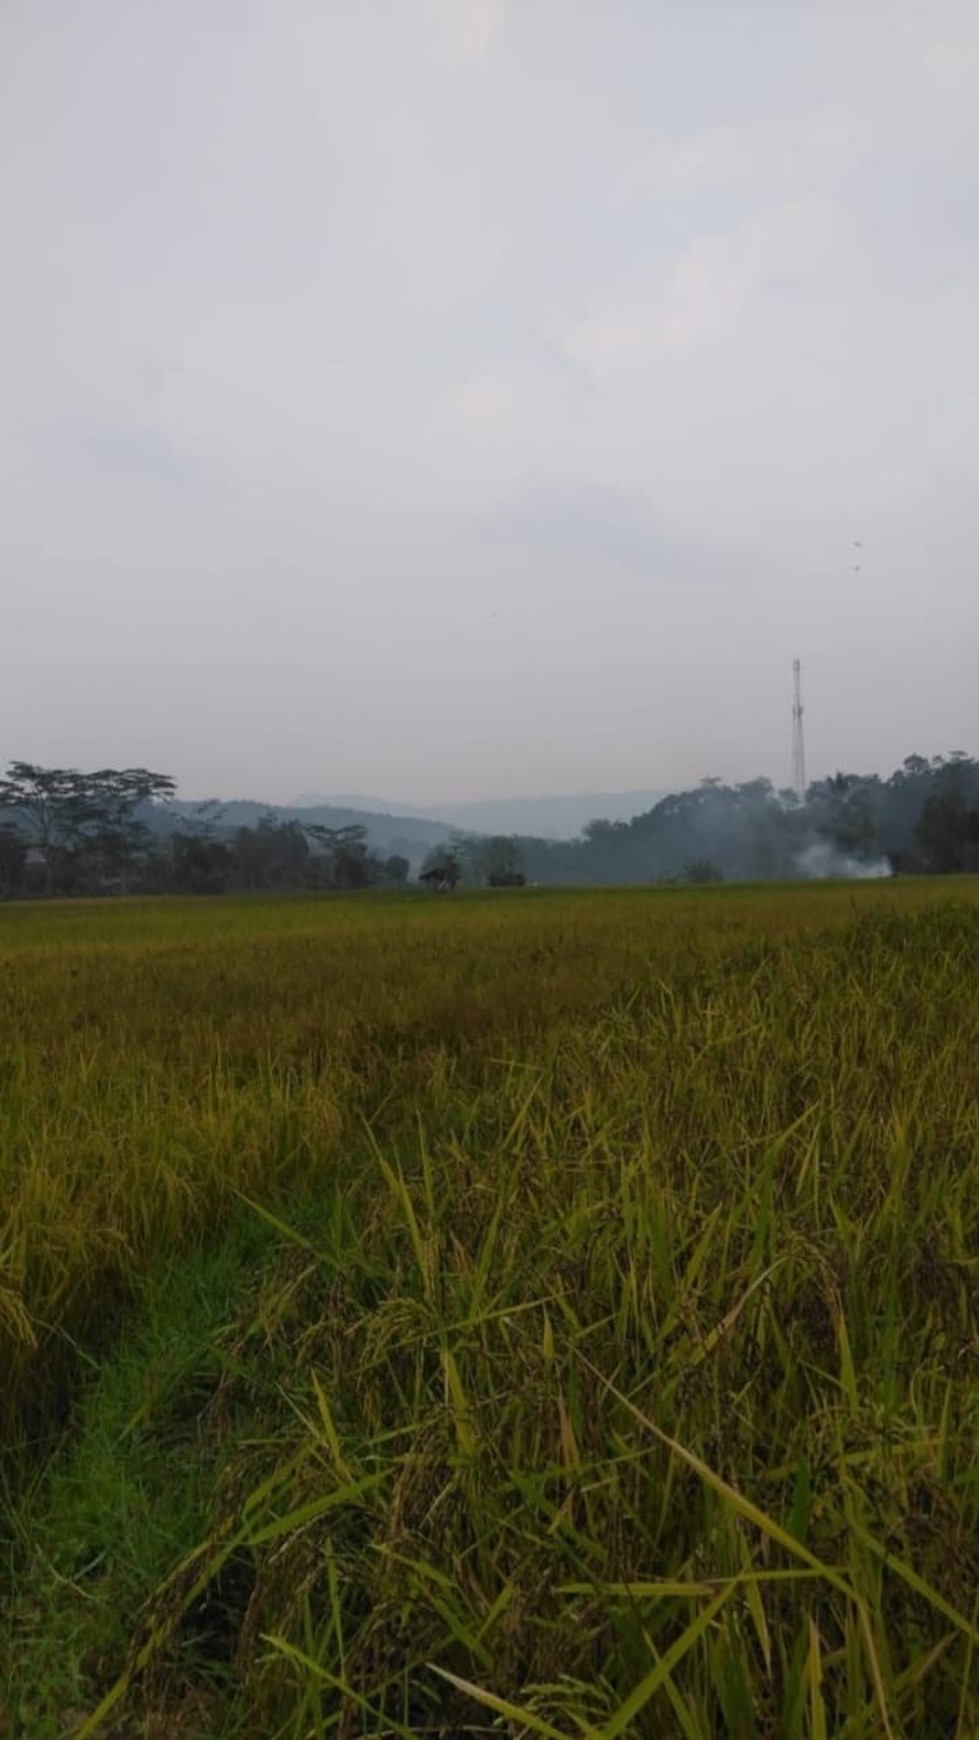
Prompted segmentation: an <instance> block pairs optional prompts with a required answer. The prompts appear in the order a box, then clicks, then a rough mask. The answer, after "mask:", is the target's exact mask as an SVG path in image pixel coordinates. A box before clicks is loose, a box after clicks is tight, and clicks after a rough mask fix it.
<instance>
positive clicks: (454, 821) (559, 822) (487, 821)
mask: <svg viewBox="0 0 979 1740" xmlns="http://www.w3.org/2000/svg"><path fill="white" fill-rule="evenodd" d="M665 796H666V793H665V792H663V791H625V792H621V791H620V792H593V793H575V794H573V795H571V796H567V797H561V796H559V797H537V798H497V799H492V798H488V799H485V800H482V801H480V802H476V803H468V804H433V805H432V806H431V808H427V809H422V808H419V807H418V806H417V805H414V804H395V803H391V802H390V801H386V800H384V799H382V798H372V797H363V796H360V795H357V796H356V797H353V796H343V797H330V798H325V797H320V796H319V795H317V794H313V793H307V794H305V795H303V796H301V797H297V798H296V800H295V807H296V809H297V810H302V811H303V812H305V811H306V810H307V809H308V808H313V807H315V806H317V805H322V804H330V805H339V806H343V805H351V806H353V807H354V808H356V809H357V811H358V812H360V813H368V814H377V813H378V812H380V813H381V814H390V812H392V811H394V812H396V813H397V814H398V815H399V816H400V817H410V816H414V817H420V818H424V819H425V820H427V821H438V822H444V823H447V824H448V825H449V826H450V827H452V828H458V829H460V830H462V831H463V832H472V833H476V834H533V835H535V836H536V837H537V838H538V839H543V840H572V839H574V838H575V837H576V835H578V834H580V833H581V831H582V829H583V828H584V827H585V826H586V825H587V823H588V822H593V821H595V820H596V819H597V818H599V817H600V818H601V819H602V820H603V821H608V822H629V821H631V820H632V818H633V816H639V815H644V814H645V813H646V811H647V810H651V809H652V808H653V807H654V805H656V804H658V803H659V801H660V799H661V798H663V797H665Z"/></svg>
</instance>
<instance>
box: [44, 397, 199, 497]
mask: <svg viewBox="0 0 979 1740" xmlns="http://www.w3.org/2000/svg"><path fill="white" fill-rule="evenodd" d="M54 440H55V445H56V446H57V447H59V448H60V449H61V451H62V452H63V453H65V454H66V455H67V456H68V457H69V458H70V459H72V460H74V461H77V462H78V463H80V464H82V465H83V466H85V467H88V468H91V469H92V470H95V471H98V472H101V473H102V474H103V475H105V476H108V477H111V478H113V479H119V480H124V479H126V478H133V479H140V480H143V481H146V480H149V481H150V482H155V483H162V484H166V485H170V486H180V487H184V486H186V485H188V484H197V483H200V482H201V480H202V474H201V470H200V467H199V466H198V465H197V463H196V462H195V461H194V460H192V459H190V458H189V457H188V455H187V454H185V453H182V452H181V451H180V450H179V448H177V447H176V446H174V445H173V443H172V442H170V441H169V440H168V439H167V438H166V436H165V435H161V434H160V433H159V431H157V430H154V429H141V428H129V427H125V426H123V425H120V424H112V423H103V422H99V421H97V420H96V419H94V418H92V417H84V416H79V415H77V414H70V415H68V416H65V417H63V418H62V419H61V421H60V423H59V424H58V425H57V426H56V429H55V432H54Z"/></svg>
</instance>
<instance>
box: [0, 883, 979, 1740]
mask: <svg viewBox="0 0 979 1740" xmlns="http://www.w3.org/2000/svg"><path fill="white" fill-rule="evenodd" d="M977 892H979V891H977V888H976V886H975V885H974V884H973V883H972V882H971V881H969V880H968V879H963V880H961V881H957V882H956V881H949V880H943V881H942V882H941V883H940V884H939V883H936V882H934V881H933V882H930V883H926V882H907V883H904V882H898V883H889V884H881V885H871V884H862V885H859V886H856V885H846V884H837V885H829V884H826V885H811V884H808V885H799V886H793V887H785V888H772V887H768V888H764V889H762V888H741V889H726V888H716V889H715V888H708V889H703V890H680V889H676V890H672V889H671V890H649V891H628V892H621V893H620V892H615V891H603V892H601V893H589V892H580V893H577V892H576V893H566V892H550V891H543V890H542V891H537V890H526V891H521V892H514V893H510V892H506V893H496V894H491V893H487V894H482V895H471V896H464V897H460V896H454V897H452V898H448V899H443V898H438V897H432V898H427V897H424V896H418V895H414V894H410V895H368V896H362V897H351V898H348V897H339V898H335V897H320V898H317V899H309V898H290V899H280V900H271V899H264V898H262V899H230V898H226V899H222V900H220V901H218V900H215V901H208V900H206V899H202V900H199V901H197V902H194V901H179V900H156V901H116V902H95V901H92V902H86V903H79V904H69V903H63V904H56V905H27V904H24V905H13V904H9V905H7V906H0V1472H2V1481H0V1546H2V1556H0V1676H2V1677H0V1735H3V1736H4V1740H6V1737H7V1736H11V1737H12V1736H24V1737H25V1740H55V1737H60V1736H66V1735H74V1736H82V1737H87V1736H89V1735H93V1736H94V1735H99V1736H106V1737H114V1740H123V1737H132V1736H137V1735H140V1736H142V1735H145V1736H151V1737H157V1740H164V1737H165V1736H175V1737H176V1740H190V1737H191V1736H193V1737H196V1740H218V1737H222V1740H223V1737H225V1736H228V1737H230V1740H235V1737H239V1736H240V1737H245V1736H255V1737H262V1740H268V1737H271V1736H281V1737H282V1740H287V1737H288V1740H306V1737H309V1740H319V1737H321V1736H327V1735H329V1736H336V1737H338V1740H362V1737H363V1740H368V1737H376V1740H380V1737H381V1736H384V1737H388V1736H447V1737H457V1736H460V1737H461V1736H464V1735H501V1736H507V1737H509V1740H524V1737H525V1736H527V1737H529V1736H531V1735H544V1736H550V1737H551V1740H615V1737H616V1736H640V1737H644V1740H645V1737H649V1740H654V1737H656V1740H659V1737H660V1736H667V1737H669V1736H673V1735H676V1736H683V1737H685V1740H707V1737H708V1736H715V1735H725V1736H736V1737H738V1740H740V1737H742V1736H743V1737H745V1740H750V1737H752V1736H758V1737H767V1736H773V1737H774V1736H786V1737H788V1740H796V1737H803V1736H805V1737H810V1740H826V1737H828V1736H830V1735H833V1736H845V1737H847V1740H858V1737H867V1740H869V1737H876V1736H892V1737H895V1740H896V1737H898V1736H915V1737H918V1736H925V1737H927V1736H932V1735H934V1736H936V1737H938V1736H941V1737H942V1740H946V1737H951V1736H957V1737H960V1740H966V1737H970V1740H971V1737H972V1736H974V1735H975V1734H976V1733H977V1732H979V1662H977V1659H976V1658H977V1645H979V1455H977V1451H979V1310H977V1304H976V1300H977V1291H976V1289H977V1280H979V1093H977V1082H979V994H977V993H979V898H977Z"/></svg>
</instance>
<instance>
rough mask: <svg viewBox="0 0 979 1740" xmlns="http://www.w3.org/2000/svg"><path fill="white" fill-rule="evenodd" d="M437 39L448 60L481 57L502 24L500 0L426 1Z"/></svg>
mask: <svg viewBox="0 0 979 1740" xmlns="http://www.w3.org/2000/svg"><path fill="white" fill-rule="evenodd" d="M428 12H429V16H430V18H431V20H432V23H433V26H434V29H435V35H436V40H437V42H438V45H439V47H440V49H441V51H442V53H443V54H445V55H447V56H448V57H449V58H450V59H452V60H455V61H461V62H463V63H464V64H472V63H473V62H475V61H481V60H484V59H485V58H486V56H487V54H488V53H489V50H490V47H491V45H492V43H493V40H494V38H495V37H496V36H497V34H498V32H499V31H500V29H501V27H502V24H503V0H429V4H428Z"/></svg>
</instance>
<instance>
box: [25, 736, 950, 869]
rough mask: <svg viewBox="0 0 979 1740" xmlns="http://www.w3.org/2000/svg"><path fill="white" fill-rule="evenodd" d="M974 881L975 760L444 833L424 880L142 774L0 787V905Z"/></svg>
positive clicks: (124, 771)
mask: <svg viewBox="0 0 979 1740" xmlns="http://www.w3.org/2000/svg"><path fill="white" fill-rule="evenodd" d="M974 870H979V763H977V762H976V761H974V760H972V759H971V758H970V757H969V756H967V755H965V754H963V753H962V752H960V751H955V752H953V753H952V754H951V755H948V756H936V757H932V758H931V759H926V758H925V757H923V756H919V755H912V756H909V757H908V758H907V759H906V760H905V761H904V763H903V764H902V766H901V767H900V768H899V769H897V771H896V772H894V773H893V774H891V775H890V777H889V778H887V779H883V778H881V777H880V776H879V775H877V774H870V775H861V774H847V773H838V774H835V775H833V777H832V778H829V779H824V780H817V781H815V782H814V783H813V784H812V785H810V787H809V789H808V791H807V792H806V795H805V799H804V800H801V801H800V799H799V798H798V797H797V796H796V794H795V793H793V792H791V791H786V790H783V791H776V790H775V789H774V787H773V786H772V784H771V782H770V781H769V780H766V779H755V780H750V781H747V782H744V783H742V784H738V785H726V784H723V783H722V782H721V781H720V780H716V779H705V780H703V781H701V783H700V785H699V786H697V787H695V788H694V789H693V790H689V791H682V792H677V793H674V794H672V795H671V796H669V797H666V798H664V799H663V800H662V801H661V802H660V803H658V804H656V806H655V807H654V808H653V809H651V810H648V811H646V812H645V813H644V814H642V815H639V816H635V817H634V818H633V819H632V821H630V822H610V821H603V820H600V819H596V820H595V821H593V822H590V823H589V824H588V826H587V827H586V828H585V829H584V831H583V833H582V835H581V836H580V837H579V838H578V839H575V840H559V841H556V840H543V839H533V838H527V837H523V836H516V835H514V836H510V835H506V836H503V835H495V836H489V837H486V836H481V835H472V834H457V835H456V836H454V838H453V840H452V841H451V842H450V844H449V845H448V846H443V847H437V848H434V849H433V850H432V851H430V852H429V854H428V856H427V858H426V859H424V860H423V861H422V863H421V864H420V865H417V864H416V865H412V863H411V862H410V861H409V859H408V858H407V857H404V856H401V855H400V854H396V855H393V856H388V857H384V856H382V855H381V854H379V853H377V852H376V851H374V850H373V849H372V847H371V844H370V839H369V834H368V830H367V829H366V828H365V827H363V826H360V825H349V826H346V827H339V828H330V827H327V826H325V825H324V824H322V823H314V822H303V821H301V820H297V819H295V818H283V817H281V816H277V815H276V814H274V813H272V812H270V813H269V814H268V815H265V816H262V817H260V818H259V819H258V821H257V822H256V823H255V824H254V825H253V826H238V827H228V826H226V825H224V824H223V811H222V808H221V806H220V804H218V803H216V802H210V803H205V804H197V805H193V806H191V807H190V808H189V809H186V808H185V809H181V808H180V807H179V806H178V804H177V802H176V787H175V783H174V781H173V779H171V778H170V776H169V775H167V774H161V773H155V772H153V771H151V770H150V769H148V768H143V767H128V768H100V769H97V770H96V771H94V772H90V773H85V772H81V771H79V770H78V769H76V768H49V767H41V766H38V765H36V764H34V763H31V762H24V761H14V762H12V763H11V764H10V766H9V768H8V770H7V773H6V775H5V777H3V778H0V896H4V897H7V898H13V897H26V896H31V895H40V896H48V897H51V896H55V895H59V896H81V895H94V894H113V893H144V894H149V893H188V894H220V893H226V892H228V893H231V892H246V891H260V890H265V891H270V892H271V891H286V890H290V889H348V890H349V889H360V888H372V887H403V886H404V885H405V884H406V883H407V882H408V881H409V880H410V879H411V877H412V873H413V871H417V872H418V880H419V882H420V883H421V884H422V885H426V886H429V887H432V888H437V889H452V888H454V887H456V886H457V885H459V884H462V885H470V886H472V885H489V886H492V887H497V888H507V887H516V886H519V885H520V884H521V883H523V882H525V881H528V882H534V883H539V884H542V885H544V884H563V885H574V884H579V885H580V884H601V883H648V882H711V881H720V880H731V881H735V880H744V881H751V880H774V879H778V880H782V879H790V878H793V877H804V876H823V875H844V876H864V875H872V874H887V873H889V872H905V873H915V874H923V875H944V874H952V873H955V872H962V871H974Z"/></svg>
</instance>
